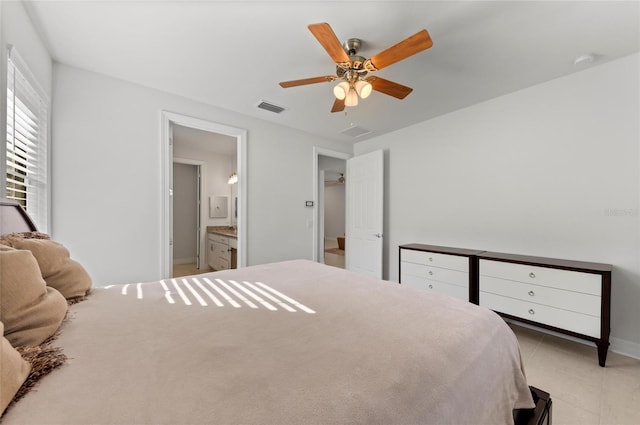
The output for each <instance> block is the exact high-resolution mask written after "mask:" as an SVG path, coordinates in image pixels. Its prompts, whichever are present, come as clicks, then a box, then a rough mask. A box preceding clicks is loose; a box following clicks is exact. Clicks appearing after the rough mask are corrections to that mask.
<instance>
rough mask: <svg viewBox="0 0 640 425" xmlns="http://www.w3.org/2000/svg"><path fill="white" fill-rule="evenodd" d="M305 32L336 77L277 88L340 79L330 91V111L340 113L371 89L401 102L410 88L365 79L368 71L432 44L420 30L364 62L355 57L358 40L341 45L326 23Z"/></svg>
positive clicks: (385, 65)
mask: <svg viewBox="0 0 640 425" xmlns="http://www.w3.org/2000/svg"><path fill="white" fill-rule="evenodd" d="M309 30H310V31H311V33H312V34H313V35H314V36H315V38H316V39H317V40H318V42H319V43H320V44H321V45H322V47H324V49H325V50H326V51H327V53H328V54H329V56H330V57H331V59H333V61H334V62H335V63H336V75H323V76H321V77H312V78H303V79H301V80H292V81H283V82H281V83H280V86H282V87H284V88H289V87H296V86H303V85H307V84H315V83H326V82H331V81H336V80H340V83H339V84H338V85H337V86H335V87H334V88H333V94H334V95H335V97H336V100H335V101H334V103H333V107H332V108H331V112H340V111H342V110H344V108H345V106H356V105H357V104H358V96H359V97H361V98H362V99H365V98H366V97H367V96H369V94H370V93H371V91H372V90H375V91H378V92H380V93H384V94H386V95H389V96H392V97H395V98H397V99H404V98H405V97H407V95H408V94H409V93H411V91H413V89H412V88H411V87H407V86H403V85H402V84H398V83H394V82H393V81H389V80H385V79H384V78H380V77H374V76H368V77H367V76H366V75H367V74H368V73H369V72H373V71H378V70H380V69H382V68H385V67H387V66H389V65H392V64H394V63H396V62H399V61H401V60H403V59H406V58H408V57H409V56H413V55H415V54H416V53H419V52H421V51H423V50H426V49H428V48H429V47H431V46H432V45H433V41H431V37H430V36H429V33H428V32H427V30H424V29H423V30H420V31H418V32H417V33H415V34H414V35H412V36H410V37H408V38H406V39H404V40H402V41H401V42H399V43H397V44H394V45H393V46H391V47H389V48H388V49H386V50H383V51H382V52H380V53H378V54H377V55H374V56H372V57H371V58H369V59H365V58H363V57H362V56H358V55H357V53H358V50H359V49H360V46H361V45H362V42H361V40H360V39H358V38H350V39H349V40H347V41H346V42H345V43H344V45H343V44H341V43H340V41H339V40H338V37H336V34H335V33H334V32H333V29H331V26H330V25H329V24H327V23H326V22H324V23H319V24H311V25H309Z"/></svg>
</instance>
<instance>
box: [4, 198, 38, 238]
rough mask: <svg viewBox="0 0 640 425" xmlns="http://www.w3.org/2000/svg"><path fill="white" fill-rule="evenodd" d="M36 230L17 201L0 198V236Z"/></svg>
mask: <svg viewBox="0 0 640 425" xmlns="http://www.w3.org/2000/svg"><path fill="white" fill-rule="evenodd" d="M36 230H37V229H36V225H35V224H34V223H33V221H31V218H30V217H29V215H28V214H27V212H26V211H25V210H24V208H22V206H21V205H20V204H19V203H18V202H17V201H13V200H10V199H4V198H0V235H4V234H6V233H13V232H31V231H36Z"/></svg>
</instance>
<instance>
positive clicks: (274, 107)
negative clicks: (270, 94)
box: [258, 100, 284, 114]
mask: <svg viewBox="0 0 640 425" xmlns="http://www.w3.org/2000/svg"><path fill="white" fill-rule="evenodd" d="M258 108H260V109H264V110H265V111H270V112H274V113H276V114H279V113H280V112H282V111H284V108H283V107H282V106H278V105H274V104H273V103H269V102H266V101H264V100H261V101H260V103H258Z"/></svg>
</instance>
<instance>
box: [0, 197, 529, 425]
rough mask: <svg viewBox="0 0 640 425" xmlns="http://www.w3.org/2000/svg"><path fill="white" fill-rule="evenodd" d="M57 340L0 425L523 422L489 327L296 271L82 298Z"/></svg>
mask: <svg viewBox="0 0 640 425" xmlns="http://www.w3.org/2000/svg"><path fill="white" fill-rule="evenodd" d="M29 230H35V226H33V224H32V223H31V221H30V220H29V219H28V216H27V215H26V214H24V213H23V212H20V208H19V207H18V206H16V205H15V203H12V202H11V201H2V202H1V203H0V234H3V233H10V232H23V231H29ZM6 264H7V263H0V266H3V267H5V266H6ZM5 331H6V329H5ZM58 333H59V335H58V336H57V338H56V339H55V340H54V341H53V344H54V345H56V346H57V347H60V348H62V349H63V350H64V353H65V354H66V356H67V357H68V360H67V362H66V364H64V365H63V366H61V367H59V368H57V369H55V370H53V371H52V372H51V373H50V374H49V375H47V376H46V377H44V378H43V379H42V380H40V381H39V382H38V384H37V386H36V387H35V388H34V389H33V390H31V391H29V392H28V393H27V394H26V395H25V396H24V397H23V398H22V399H21V400H19V401H18V402H17V403H14V404H12V405H10V406H9V408H8V409H7V411H6V412H5V414H4V416H3V417H2V423H3V424H88V423H91V424H134V423H135V424H178V423H179V424H214V423H215V424H218V423H219V424H236V423H243V424H337V423H354V424H355V423H363V424H378V423H379V424H396V423H397V424H409V423H410V424H510V423H511V424H512V423H514V418H519V419H517V420H516V422H517V423H536V422H535V420H536V419H535V418H533V417H531V415H532V414H533V413H534V412H535V411H534V410H533V408H534V407H535V405H534V399H533V398H535V395H534V397H533V398H532V391H531V389H530V387H529V386H528V385H527V382H526V377H525V373H524V368H523V365H522V360H521V356H520V350H519V346H518V342H517V340H516V338H515V335H514V334H513V332H512V331H511V329H510V328H509V327H508V326H507V325H506V324H505V322H504V321H503V320H502V319H501V318H500V317H499V316H498V315H496V314H495V313H493V312H491V311H489V310H487V309H484V308H482V307H478V306H476V305H473V304H470V303H465V302H462V301H459V300H457V299H453V298H450V297H447V296H445V295H437V294H431V293H427V292H425V291H420V290H416V289H413V288H408V287H404V286H402V285H398V284H397V283H392V282H388V281H382V280H378V279H374V278H372V277H367V276H363V275H360V274H356V273H353V272H350V271H345V270H342V269H338V268H334V267H330V266H326V265H323V264H318V263H314V262H311V261H307V260H291V261H283V262H279V263H273V264H263V265H257V266H251V267H245V268H241V269H237V270H227V271H219V272H212V273H206V274H201V275H194V276H188V277H182V278H176V279H164V280H161V281H158V282H135V283H130V284H125V285H112V286H107V287H102V288H93V289H92V290H91V294H90V295H89V296H88V297H87V298H86V299H85V300H84V301H82V302H79V303H75V304H73V305H71V306H70V307H69V312H68V317H67V320H66V321H65V323H63V325H62V326H61V328H60V329H59V331H58ZM523 412H524V413H526V414H523Z"/></svg>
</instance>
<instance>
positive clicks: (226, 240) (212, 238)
mask: <svg viewBox="0 0 640 425" xmlns="http://www.w3.org/2000/svg"><path fill="white" fill-rule="evenodd" d="M207 236H208V238H209V240H210V241H214V242H218V243H222V244H226V245H229V238H228V237H226V236H222V235H218V234H216V233H209V234H208V235H207Z"/></svg>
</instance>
